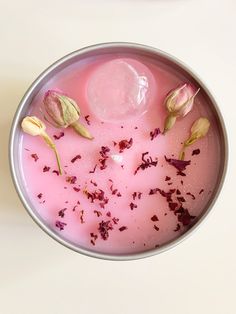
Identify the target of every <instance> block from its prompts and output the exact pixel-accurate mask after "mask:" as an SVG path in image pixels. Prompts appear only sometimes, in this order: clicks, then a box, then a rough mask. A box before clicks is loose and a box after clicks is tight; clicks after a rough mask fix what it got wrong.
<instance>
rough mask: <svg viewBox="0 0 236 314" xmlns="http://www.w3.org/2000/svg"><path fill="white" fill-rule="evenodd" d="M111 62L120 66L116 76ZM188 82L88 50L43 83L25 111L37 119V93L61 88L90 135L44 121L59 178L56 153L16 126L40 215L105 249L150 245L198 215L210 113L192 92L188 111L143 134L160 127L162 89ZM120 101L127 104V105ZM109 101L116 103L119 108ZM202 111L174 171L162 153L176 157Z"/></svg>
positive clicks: (212, 144) (215, 152)
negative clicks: (201, 130)
mask: <svg viewBox="0 0 236 314" xmlns="http://www.w3.org/2000/svg"><path fill="white" fill-rule="evenodd" d="M112 60H113V61H114V62H115V63H117V62H118V63H122V67H123V68H124V69H122V70H121V73H115V72H114V76H112V72H113V70H114V69H113V68H112V67H113V65H114V63H109V62H111V61H112ZM117 60H118V61H117ZM129 66H131V68H130V69H128V67H129ZM103 70H104V71H103ZM115 70H116V67H115ZM115 70H114V71H115ZM118 72H119V68H118ZM96 73H97V76H96ZM108 73H109V75H110V76H111V79H110V88H108V89H107V92H106V91H105V90H104V88H105V86H106V84H107V78H106V74H108ZM124 73H125V74H124ZM104 75H105V78H104ZM122 75H124V77H123V78H122ZM98 78H99V79H98ZM116 80H117V88H118V91H119V92H117V91H116V89H115V82H116ZM187 81H188V80H187V79H186V78H185V77H182V76H181V75H180V74H179V73H177V72H175V71H174V70H172V69H170V68H168V67H166V66H164V65H162V64H160V63H158V62H154V61H153V60H151V59H148V58H146V57H142V58H141V57H136V56H135V55H132V54H129V55H123V56H121V55H120V54H119V57H116V56H114V55H106V56H99V57H96V58H94V57H93V58H87V59H86V60H84V61H83V62H78V63H75V64H73V65H72V66H69V67H68V68H66V69H65V70H63V71H61V72H60V73H59V74H58V75H56V76H55V77H54V78H53V79H52V80H51V81H49V82H48V83H47V84H46V85H45V86H44V87H43V88H42V90H41V91H40V92H39V93H38V95H37V96H36V97H35V98H34V99H33V101H32V104H31V107H30V110H29V112H28V114H30V115H36V116H38V117H40V118H42V115H41V113H40V107H41V106H42V100H43V96H44V93H45V92H46V91H47V90H48V89H59V90H62V91H63V92H65V93H66V94H68V96H70V97H71V98H73V99H75V100H76V101H77V103H78V104H79V106H80V109H81V119H80V121H81V122H82V123H83V124H84V125H86V126H87V128H88V129H89V131H90V132H91V134H93V136H94V139H93V140H91V141H90V140H87V139H85V138H82V137H80V136H79V135H78V134H76V133H75V132H74V130H73V129H71V128H67V129H55V128H54V127H52V126H50V125H49V124H48V123H47V122H45V124H46V125H47V131H48V134H49V135H50V136H51V137H52V138H53V137H54V138H55V144H56V145H57V148H58V152H59V155H60V157H61V162H62V167H63V170H64V173H63V175H62V176H59V175H58V173H57V171H55V170H57V165H56V161H55V158H54V155H53V153H52V151H51V150H50V149H49V148H48V147H47V146H46V145H45V143H43V140H42V139H41V138H40V137H32V136H29V135H27V134H23V133H22V137H21V142H20V148H21V163H22V174H23V177H24V183H25V186H26V188H27V191H28V194H29V196H30V199H31V201H32V203H33V205H34V207H35V210H36V211H37V213H38V215H39V216H40V217H41V219H42V220H43V222H44V223H45V224H46V225H48V226H49V227H50V228H51V229H53V230H54V232H55V233H58V234H60V236H61V237H62V238H64V239H66V240H68V241H70V242H72V243H74V244H76V245H77V246H79V247H82V248H86V249H89V250H94V251H97V252H102V253H107V254H126V253H136V252H141V251H146V250H150V249H153V248H155V247H158V246H161V245H163V244H165V243H168V242H170V241H172V240H174V239H175V238H177V237H179V236H180V235H182V234H183V233H184V232H186V230H188V229H189V228H190V227H191V226H192V225H193V224H194V223H195V222H196V221H197V220H198V217H199V216H200V215H201V214H202V212H203V210H204V209H205V206H206V204H207V203H208V201H209V199H210V198H211V194H212V192H213V190H214V186H215V184H216V181H217V174H218V169H219V165H220V160H219V155H220V154H219V138H218V131H217V126H216V121H215V120H214V117H213V114H212V112H211V111H210V109H209V108H208V106H207V104H206V102H205V100H204V98H203V97H202V96H201V92H200V93H199V94H198V96H197V98H196V100H195V103H194V107H193V110H192V111H191V112H190V113H189V114H188V115H187V116H186V117H184V118H183V119H179V120H177V122H176V124H175V126H174V127H173V128H172V129H171V130H170V131H169V132H168V133H167V134H166V135H162V134H157V133H158V132H157V133H156V135H157V136H151V135H150V132H154V131H155V130H156V131H157V129H158V128H159V129H160V130H163V125H164V120H165V117H166V108H165V106H164V104H163V101H164V99H165V96H166V94H167V93H168V92H169V90H171V89H173V88H175V87H176V86H177V85H178V84H180V83H183V82H187ZM129 84H130V88H129ZM135 84H136V85H135ZM99 86H100V89H101V90H99ZM95 87H96V88H98V90H94V88H95ZM109 93H110V94H109ZM112 95H113V96H114V95H115V96H114V97H113V96H112ZM140 95H141V96H140ZM137 97H139V98H138V101H137V102H135V101H136V100H137ZM116 99H118V101H116ZM109 103H111V107H109ZM125 103H127V106H130V108H129V110H127V111H126V107H125ZM117 104H120V106H121V107H122V106H123V109H122V110H121V111H119V107H117ZM113 109H114V110H113ZM113 113H114V115H113ZM200 116H205V117H207V118H208V119H209V121H210V123H211V126H210V130H209V132H208V134H207V136H206V137H205V138H203V139H201V140H199V141H197V142H196V143H195V144H193V145H192V146H190V147H189V148H188V149H187V150H186V156H185V160H190V161H191V162H190V165H188V166H187V167H186V170H185V171H184V174H185V176H182V175H179V174H177V172H178V171H177V169H176V168H175V167H174V166H173V165H170V163H168V161H167V160H166V159H165V156H166V157H167V159H168V158H178V155H179V152H180V150H181V147H182V143H183V141H184V140H186V139H187V138H188V136H189V132H190V128H191V126H192V124H193V122H194V121H195V120H196V119H197V118H199V117H200ZM42 119H43V118H42ZM102 147H103V148H102ZM142 157H143V160H145V162H144V161H143V160H142ZM103 159H104V160H105V161H102V160H103ZM145 163H146V164H147V163H148V165H146V166H141V167H140V165H141V164H145ZM104 164H105V167H104ZM142 168H143V169H142Z"/></svg>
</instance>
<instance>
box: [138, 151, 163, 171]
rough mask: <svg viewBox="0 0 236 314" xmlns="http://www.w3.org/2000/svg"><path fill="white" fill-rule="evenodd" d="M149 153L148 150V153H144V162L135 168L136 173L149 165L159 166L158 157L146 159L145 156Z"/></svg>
mask: <svg viewBox="0 0 236 314" xmlns="http://www.w3.org/2000/svg"><path fill="white" fill-rule="evenodd" d="M147 154H148V152H146V153H142V163H141V164H140V165H139V166H138V167H137V169H136V170H135V172H134V175H136V173H137V172H138V171H139V170H145V169H147V168H149V167H152V166H153V167H156V166H157V163H158V160H157V158H156V160H155V161H154V160H153V159H152V157H148V158H146V159H145V156H146V155H147Z"/></svg>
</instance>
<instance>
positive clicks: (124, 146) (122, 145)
mask: <svg viewBox="0 0 236 314" xmlns="http://www.w3.org/2000/svg"><path fill="white" fill-rule="evenodd" d="M132 145H133V139H132V137H131V138H130V140H129V141H128V140H122V141H120V142H119V149H120V153H122V152H123V151H124V150H125V149H129V148H130V147H131V146H132Z"/></svg>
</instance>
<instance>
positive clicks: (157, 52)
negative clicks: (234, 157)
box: [9, 42, 228, 261]
mask: <svg viewBox="0 0 236 314" xmlns="http://www.w3.org/2000/svg"><path fill="white" fill-rule="evenodd" d="M103 48H107V49H112V48H114V49H117V48H120V49H122V48H124V49H136V50H141V51H144V52H147V53H149V54H152V55H153V56H155V55H156V56H159V57H160V56H161V57H163V58H165V59H167V60H169V61H170V62H172V63H174V64H176V65H177V66H178V67H180V68H182V69H183V70H184V71H185V72H186V73H188V74H189V75H190V76H191V77H192V78H193V79H194V80H195V81H196V82H197V83H198V84H199V85H200V86H201V87H202V88H203V89H204V91H205V92H206V94H207V96H208V97H209V99H210V101H211V103H212V104H213V107H214V109H215V111H216V115H217V118H218V120H219V123H220V127H221V130H222V142H223V150H224V152H223V155H224V156H223V164H222V166H221V167H222V171H221V179H220V181H219V183H218V186H217V190H216V192H215V194H214V196H213V198H212V199H211V201H210V204H209V206H208V208H207V210H206V211H205V212H204V214H203V215H202V216H201V217H200V219H199V220H198V221H197V222H196V223H195V225H194V226H193V227H192V228H191V229H189V230H188V231H186V232H185V233H184V234H183V235H181V236H180V237H178V238H177V239H175V240H173V241H171V242H170V243H167V244H165V245H163V246H161V247H159V248H156V249H152V250H150V251H144V252H140V253H134V254H119V255H112V254H103V253H99V252H95V251H90V250H87V249H84V248H80V247H77V246H76V245H75V244H73V243H70V242H69V241H66V240H64V239H62V238H61V237H60V236H59V235H58V234H56V233H54V232H53V231H52V230H51V229H50V228H49V227H48V226H46V225H45V224H44V223H43V222H42V221H41V220H40V218H39V217H38V216H37V215H36V213H34V211H33V209H32V208H31V207H30V206H29V204H28V202H27V200H26V198H25V195H24V193H23V192H22V189H21V186H20V178H19V177H18V175H17V171H16V162H15V160H14V141H15V135H16V132H17V127H18V126H19V121H20V117H21V112H22V110H23V108H24V106H25V105H26V104H27V103H28V102H29V101H30V100H31V97H32V95H33V92H34V90H35V89H36V87H37V86H38V85H39V84H40V83H42V82H43V81H44V79H45V78H47V76H48V75H49V74H50V73H52V72H53V71H55V70H56V69H58V68H60V66H62V65H65V64H66V63H68V62H69V61H70V60H72V59H73V58H75V57H78V56H79V55H83V54H85V53H89V52H94V51H96V50H99V49H103ZM9 163H10V171H11V176H12V179H13V183H14V186H15V189H16V191H17V193H18V196H19V198H20V200H21V202H22V204H23V206H24V207H25V209H26V210H27V212H28V214H29V215H30V216H31V217H32V219H33V220H34V221H35V222H36V223H37V225H38V226H39V227H40V228H41V229H42V230H44V231H45V232H46V233H47V234H48V235H49V236H51V237H52V238H53V239H54V240H56V241H58V242H59V243H60V244H62V245H64V246H65V247H67V248H70V249H72V250H73V251H75V252H78V253H81V254H83V255H86V256H90V257H95V258H99V259H105V260H113V261H128V260H136V259H141V258H146V257H150V256H153V255H156V254H160V253H162V252H165V251H167V250H169V249H171V248H173V247H175V246H176V245H177V244H179V243H181V242H182V241H183V240H184V239H187V238H188V237H189V236H190V234H192V233H193V232H194V231H195V230H196V229H197V228H198V227H199V225H200V224H202V222H203V221H204V220H205V218H206V217H207V216H208V215H209V213H210V212H211V210H212V208H213V206H214V204H215V202H216V200H217V198H218V196H219V193H220V191H221V188H222V186H223V183H224V180H225V175H226V170H227V164H228V139H227V133H226V128H225V124H224V120H223V117H222V115H221V112H220V110H219V108H218V105H217V104H216V101H215V99H214V98H213V96H212V93H211V92H210V91H209V89H208V88H207V87H206V85H205V84H204V83H203V81H202V80H201V79H200V78H199V76H198V75H196V74H195V72H193V71H192V69H190V68H189V67H188V66H186V65H185V64H184V63H183V62H182V61H180V60H178V59H177V58H175V57H173V56H171V55H170V54H168V53H166V52H164V51H162V50H159V49H157V48H153V47H150V46H146V45H142V44H137V43H131V42H108V43H101V44H96V45H92V46H88V47H85V48H82V49H79V50H76V51H74V52H72V53H70V54H68V55H66V56H64V57H62V58H61V59H59V60H58V61H56V62H55V63H53V64H52V65H51V66H49V67H48V68H47V69H46V70H45V71H44V72H42V73H41V74H40V75H39V76H38V77H37V79H36V80H35V81H34V82H33V83H32V85H31V86H30V87H29V88H28V90H27V91H26V93H25V95H24V96H23V98H22V100H21V102H20V104H19V106H18V108H17V111H16V113H15V116H14V118H13V121H12V126H11V132H10V137H9Z"/></svg>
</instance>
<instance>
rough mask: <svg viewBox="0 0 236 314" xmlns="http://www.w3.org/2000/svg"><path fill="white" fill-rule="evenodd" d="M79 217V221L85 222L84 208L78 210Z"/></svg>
mask: <svg viewBox="0 0 236 314" xmlns="http://www.w3.org/2000/svg"><path fill="white" fill-rule="evenodd" d="M79 218H80V222H81V223H82V224H84V223H85V221H84V210H81V211H80V212H79Z"/></svg>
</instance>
